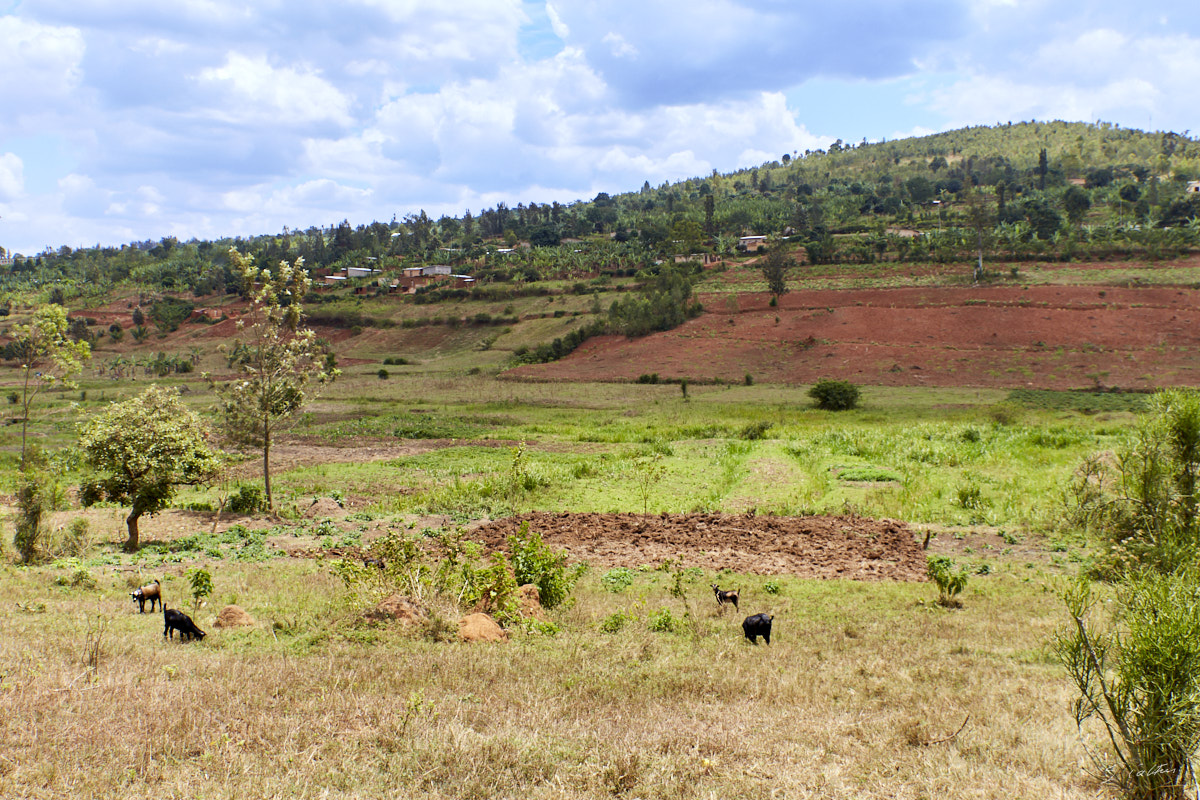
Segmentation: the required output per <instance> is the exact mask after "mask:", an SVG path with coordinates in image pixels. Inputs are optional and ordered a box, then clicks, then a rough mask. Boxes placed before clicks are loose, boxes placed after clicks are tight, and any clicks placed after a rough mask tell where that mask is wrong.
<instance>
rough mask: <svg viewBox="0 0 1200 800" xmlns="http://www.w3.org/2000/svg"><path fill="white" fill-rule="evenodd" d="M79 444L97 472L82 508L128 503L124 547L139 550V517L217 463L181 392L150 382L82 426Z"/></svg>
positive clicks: (199, 480)
mask: <svg viewBox="0 0 1200 800" xmlns="http://www.w3.org/2000/svg"><path fill="white" fill-rule="evenodd" d="M79 448H80V450H81V451H82V452H83V456H84V461H85V462H86V463H87V465H88V466H89V467H90V468H91V469H92V470H94V471H95V472H96V473H97V476H96V477H95V478H93V479H91V480H89V481H87V482H85V483H84V485H83V486H82V488H81V490H80V500H81V501H82V502H83V504H84V505H85V506H87V505H92V504H93V503H96V502H98V501H100V500H105V499H107V500H111V501H114V502H120V503H126V504H128V505H130V506H131V510H130V512H129V516H128V517H126V518H125V524H126V526H127V527H128V529H129V538H128V539H126V541H125V550H126V551H127V552H130V553H132V552H135V551H136V550H137V549H138V520H139V519H140V518H141V517H142V516H143V515H150V516H153V515H154V514H156V513H157V512H159V511H161V510H162V509H163V508H165V507H166V506H167V504H168V503H170V501H171V498H172V497H174V496H175V491H176V488H177V487H179V486H195V485H198V484H204V483H207V482H209V481H210V480H212V479H213V478H214V477H215V476H216V475H217V472H218V470H219V467H220V463H219V460H218V458H217V456H216V454H215V453H214V452H213V451H212V449H211V448H210V447H209V444H208V430H207V428H206V427H205V425H204V423H202V422H201V421H200V417H199V416H197V415H196V414H195V412H193V411H191V410H190V409H189V408H187V407H186V406H185V405H184V404H183V402H182V401H181V400H180V399H179V392H178V390H175V389H168V388H164V387H160V386H151V387H150V388H149V389H147V390H146V391H145V392H143V393H142V394H141V395H139V396H137V397H134V398H130V399H128V400H122V401H118V402H114V403H112V404H111V405H109V407H108V409H107V410H105V411H103V412H101V413H100V414H99V415H97V416H95V417H93V418H92V419H91V420H89V421H88V422H86V423H85V424H84V425H83V428H82V430H81V432H80V439H79Z"/></svg>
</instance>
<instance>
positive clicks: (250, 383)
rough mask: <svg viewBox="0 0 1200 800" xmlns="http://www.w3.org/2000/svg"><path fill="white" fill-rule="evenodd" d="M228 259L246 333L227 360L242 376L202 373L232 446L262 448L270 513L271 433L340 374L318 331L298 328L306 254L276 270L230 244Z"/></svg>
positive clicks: (304, 290)
mask: <svg viewBox="0 0 1200 800" xmlns="http://www.w3.org/2000/svg"><path fill="white" fill-rule="evenodd" d="M229 259H230V263H231V266H232V268H233V271H234V272H235V273H236V274H238V275H239V276H240V278H241V282H242V290H243V291H244V292H245V294H246V296H247V297H248V298H249V300H250V307H249V308H248V309H247V311H246V313H245V315H244V316H243V318H242V319H241V320H238V330H239V332H241V333H244V334H245V339H244V340H243V339H239V340H238V342H237V343H236V344H235V346H234V348H233V351H232V353H231V358H230V361H231V365H232V366H234V367H236V368H237V369H238V371H239V372H240V373H241V375H240V376H239V377H237V378H234V379H232V380H229V381H224V382H218V381H216V380H214V379H212V378H211V377H209V376H206V377H207V378H208V380H209V383H210V385H211V386H212V387H213V389H214V391H216V393H217V396H218V397H219V398H220V403H221V412H222V413H223V416H224V422H225V432H226V433H227V434H228V435H229V437H230V438H231V439H233V441H235V442H237V443H238V444H241V445H246V446H249V447H253V448H255V449H257V450H261V451H262V457H263V489H264V494H265V495H266V501H267V508H268V510H272V511H273V510H274V507H275V506H274V501H273V499H272V496H271V443H272V441H273V440H274V436H275V434H276V433H277V432H278V430H279V429H280V428H281V427H283V426H284V425H286V424H287V422H288V421H289V420H290V419H291V418H293V417H294V416H295V415H296V413H297V412H298V411H299V410H300V408H301V407H303V405H304V403H305V401H306V400H308V399H309V396H310V394H311V391H312V384H313V383H316V384H324V383H326V382H328V381H331V380H333V379H334V378H336V377H337V376H338V374H339V372H338V370H336V369H332V368H331V367H330V366H329V364H327V360H326V359H325V358H324V356H325V351H324V348H323V347H321V346H320V345H319V344H318V343H317V340H316V334H315V333H313V331H312V330H310V329H307V328H304V329H302V328H301V327H300V323H301V322H302V321H303V319H304V307H303V305H302V304H303V302H304V298H305V297H306V296H307V294H308V290H309V287H310V285H311V284H310V281H309V277H308V270H306V269H304V259H303V258H297V259H296V260H295V262H294V263H291V264H289V263H288V262H287V261H280V262H279V265H278V267H276V268H275V270H274V271H271V270H266V269H258V268H256V267H255V266H254V261H253V259H252V258H251V257H250V256H244V255H242V254H241V253H239V252H238V251H237V250H236V249H234V248H230V249H229ZM247 321H248V322H249V324H247Z"/></svg>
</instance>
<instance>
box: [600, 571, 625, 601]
mask: <svg viewBox="0 0 1200 800" xmlns="http://www.w3.org/2000/svg"><path fill="white" fill-rule="evenodd" d="M600 583H601V584H603V586H604V588H605V589H607V590H608V591H610V592H612V593H613V594H620V593H621V592H623V591H625V590H626V589H628V588H629V587H630V586H632V585H633V571H632V570H630V569H629V568H628V567H614V568H613V569H610V570H609V571H608V572H606V573H604V576H603V577H602V578H600Z"/></svg>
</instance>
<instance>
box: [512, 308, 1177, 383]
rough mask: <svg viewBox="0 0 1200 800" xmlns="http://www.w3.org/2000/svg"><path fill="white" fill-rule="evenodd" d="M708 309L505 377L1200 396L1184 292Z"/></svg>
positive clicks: (599, 341)
mask: <svg viewBox="0 0 1200 800" xmlns="http://www.w3.org/2000/svg"><path fill="white" fill-rule="evenodd" d="M728 298H729V295H707V296H705V295H702V296H701V297H700V299H701V301H702V302H703V303H704V306H705V309H706V311H705V313H704V314H702V315H701V316H700V317H698V318H696V319H694V320H692V321H690V322H688V323H686V324H684V325H682V326H681V327H679V328H676V329H675V330H672V331H666V332H663V333H657V334H653V335H650V336H646V337H644V338H641V339H634V340H630V339H625V338H624V337H619V336H605V337H598V338H594V339H591V340H589V341H587V342H585V343H584V344H583V346H581V347H580V348H579V349H578V350H576V351H575V352H574V353H572V354H571V355H570V356H568V357H567V358H565V359H562V360H561V361H559V362H555V363H550V364H537V365H528V366H523V367H520V368H518V369H515V370H512V371H510V372H509V373H507V374H508V375H511V376H514V377H518V376H519V377H525V378H531V379H541V380H554V381H559V380H562V381H579V380H635V379H637V378H638V377H639V376H640V375H643V374H648V373H658V375H659V377H660V378H663V379H668V378H688V379H691V380H715V379H719V380H722V381H727V382H730V381H732V382H739V383H740V382H742V381H743V380H744V377H745V375H746V373H750V374H751V375H752V376H753V377H754V379H755V380H756V381H760V382H768V383H796V384H806V383H813V382H815V381H817V380H820V379H822V378H839V379H846V380H850V381H853V382H855V383H861V384H866V385H876V386H970V387H993V388H1020V387H1028V388H1039V389H1079V388H1096V387H1098V386H1099V387H1110V388H1111V387H1116V388H1121V389H1153V388H1155V387H1160V386H1167V385H1198V384H1200V357H1198V356H1200V290H1197V289H1195V288H1192V287H1191V286H1171V287H1163V286H1155V287H1146V288H1139V287H1121V286H1086V287H1085V286H1028V287H1022V286H978V287H967V286H964V287H929V288H897V289H845V290H840V289H830V290H816V291H807V290H800V291H792V292H789V293H788V294H786V295H784V296H783V297H782V298H781V299H780V301H779V306H778V307H777V308H771V307H770V306H769V301H770V297H769V295H766V294H763V293H755V294H741V295H739V296H738V297H737V300H736V308H731V303H730V301H729V299H728Z"/></svg>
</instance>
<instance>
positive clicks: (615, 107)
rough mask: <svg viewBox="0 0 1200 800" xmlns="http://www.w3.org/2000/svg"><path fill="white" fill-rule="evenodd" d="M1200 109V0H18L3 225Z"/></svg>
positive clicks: (418, 200)
mask: <svg viewBox="0 0 1200 800" xmlns="http://www.w3.org/2000/svg"><path fill="white" fill-rule="evenodd" d="M1197 113H1200V13H1197V10H1196V6H1195V0H1143V2H1139V3H1130V2H1128V0H1094V1H1091V0H1081V2H1071V3H1067V2H1062V0H919V1H918V0H638V2H632V0H603V2H600V1H598V0H551V1H550V2H542V1H539V2H532V1H530V2H524V1H523V0H455V1H454V2H446V0H338V2H336V3H333V2H329V0H286V2H285V1H284V0H174V1H173V2H170V3H164V2H162V0H15V1H14V0H0V247H4V248H6V249H7V250H8V251H10V252H18V253H23V254H26V255H32V254H36V253H38V252H40V251H42V250H44V249H46V248H52V249H58V248H59V247H60V246H63V245H66V246H70V247H89V246H93V245H96V244H101V245H106V246H108V245H119V244H122V243H125V242H132V241H141V240H147V239H151V240H158V239H161V238H163V237H165V236H175V237H177V238H179V239H180V240H184V241H186V240H189V239H192V238H198V239H215V238H220V237H225V236H249V235H257V234H270V233H278V232H280V231H282V230H283V228H284V227H288V228H292V229H305V228H308V227H310V226H313V225H319V226H328V225H335V224H337V223H338V222H340V221H341V220H343V219H346V220H349V221H350V222H351V224H353V225H359V224H366V223H370V222H372V221H376V220H378V221H382V222H388V221H390V220H391V219H392V218H393V217H395V218H397V219H403V217H404V216H405V215H406V214H409V213H414V212H416V211H418V210H419V209H424V210H426V212H427V213H429V214H430V215H431V216H433V217H437V216H440V215H442V214H447V215H451V216H460V215H462V213H463V212H464V211H466V210H468V209H470V210H471V211H472V213H476V212H478V211H479V210H480V209H482V208H489V207H492V206H494V205H495V204H496V203H497V202H505V203H508V204H509V205H510V206H515V205H516V204H517V203H518V202H525V203H528V202H537V203H545V202H551V201H558V202H561V203H564V204H566V203H570V202H573V201H575V200H588V199H591V198H592V197H594V196H595V195H596V194H597V193H598V192H602V191H603V192H609V193H618V192H624V191H633V190H636V189H638V188H640V187H641V185H642V183H643V181H647V180H648V181H649V182H650V183H651V184H652V185H656V186H657V185H659V184H661V183H663V182H667V181H677V180H683V179H686V178H690V177H696V176H703V175H707V174H710V173H711V172H712V171H713V170H714V169H715V170H718V171H721V172H729V171H731V170H734V169H738V168H741V167H748V166H754V165H757V164H761V163H763V162H765V161H769V160H773V159H778V158H780V157H781V156H782V155H783V154H784V153H803V152H804V151H805V150H815V149H818V148H824V147H827V146H828V145H829V143H831V142H832V141H834V140H835V139H842V140H844V141H846V142H854V143H858V142H861V141H862V140H864V139H866V140H868V141H879V140H881V139H897V138H903V137H906V136H914V135H923V134H928V133H933V132H937V131H942V130H949V129H954V128H959V127H963V126H967V125H992V124H996V123H1003V122H1009V121H1011V122H1018V121H1025V120H1031V119H1039V120H1051V119H1063V120H1069V121H1084V122H1095V121H1105V122H1111V123H1116V124H1119V125H1121V126H1122V127H1130V128H1140V129H1143V130H1170V131H1175V132H1177V133H1183V132H1184V131H1189V130H1191V129H1193V128H1195V129H1200V122H1198V121H1197Z"/></svg>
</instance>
